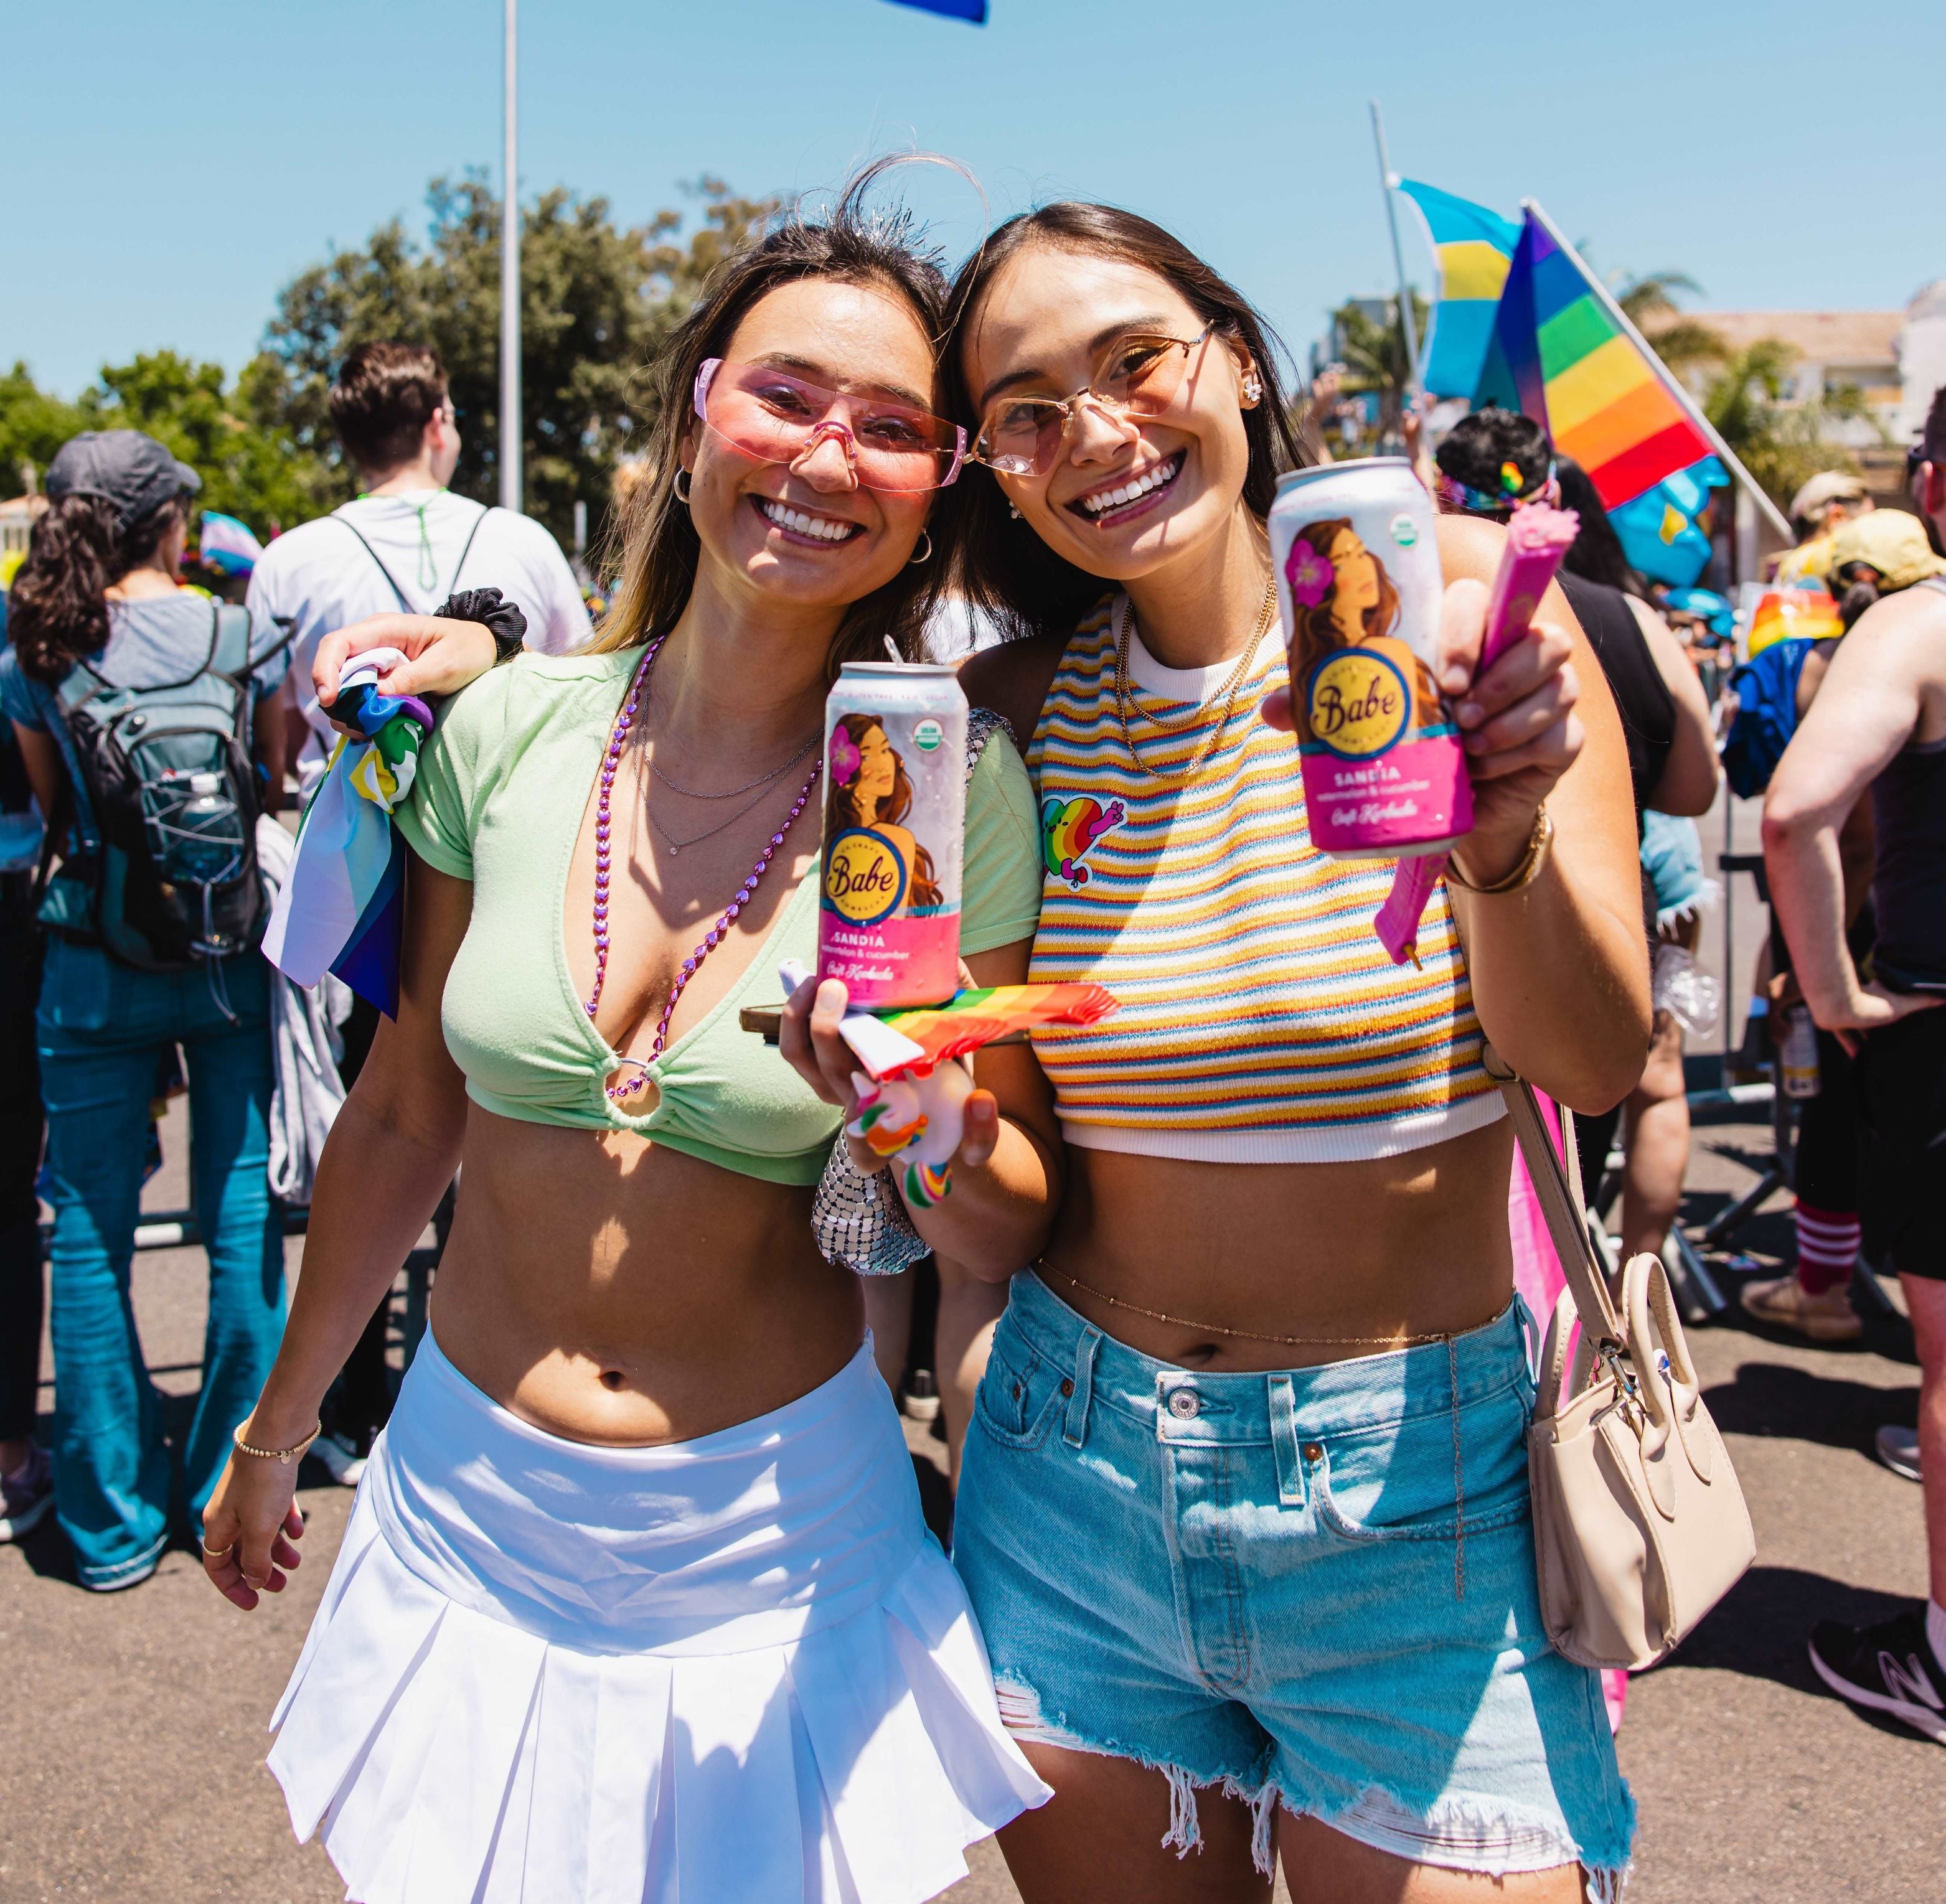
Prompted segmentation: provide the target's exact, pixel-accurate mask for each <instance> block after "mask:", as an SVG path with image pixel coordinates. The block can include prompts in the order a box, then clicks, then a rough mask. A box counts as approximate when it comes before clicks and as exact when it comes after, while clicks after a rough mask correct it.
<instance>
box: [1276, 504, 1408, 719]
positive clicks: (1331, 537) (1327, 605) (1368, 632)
mask: <svg viewBox="0 0 1946 1904" xmlns="http://www.w3.org/2000/svg"><path fill="white" fill-rule="evenodd" d="M1341 535H1348V536H1350V537H1351V539H1352V540H1353V541H1354V542H1356V543H1357V544H1358V546H1359V548H1361V549H1363V550H1364V553H1365V554H1366V556H1367V558H1368V559H1369V560H1370V563H1371V565H1372V566H1373V568H1374V569H1376V570H1377V571H1378V577H1379V599H1378V600H1376V602H1374V603H1373V604H1372V606H1370V608H1368V609H1365V610H1364V612H1363V613H1362V614H1361V617H1360V619H1361V621H1362V622H1363V623H1364V628H1363V630H1362V631H1361V632H1362V636H1363V638H1364V640H1368V641H1369V640H1370V639H1371V638H1372V637H1373V636H1374V635H1380V634H1390V633H1391V632H1392V630H1393V629H1394V628H1396V627H1397V626H1398V619H1399V596H1398V589H1397V588H1395V587H1394V586H1393V585H1392V577H1391V576H1389V575H1388V574H1387V573H1386V572H1385V564H1384V563H1382V562H1381V561H1380V560H1379V558H1378V557H1376V555H1373V554H1372V552H1371V551H1370V549H1367V548H1365V544H1364V538H1363V537H1362V536H1361V535H1359V533H1358V531H1357V530H1356V529H1354V528H1353V527H1352V526H1351V517H1349V516H1327V517H1324V520H1322V521H1320V522H1314V523H1305V526H1303V527H1302V529H1299V531H1298V532H1297V533H1296V535H1294V536H1293V537H1292V538H1291V545H1290V546H1291V551H1292V556H1293V558H1294V557H1296V551H1297V546H1298V545H1299V543H1300V542H1303V543H1307V544H1308V545H1309V546H1310V548H1311V549H1312V550H1313V551H1315V553H1316V554H1317V555H1318V556H1320V557H1324V560H1326V561H1327V563H1328V562H1330V557H1331V551H1332V549H1333V547H1334V546H1335V545H1336V542H1337V541H1338V538H1339V536H1341ZM1286 566H1290V565H1289V563H1287V565H1286ZM1337 598H1338V578H1337V573H1336V568H1335V566H1334V568H1333V573H1332V578H1331V579H1330V581H1329V582H1327V583H1326V584H1325V585H1324V593H1323V594H1321V595H1320V596H1319V597H1318V598H1317V600H1316V601H1314V602H1311V603H1305V602H1300V601H1299V600H1297V599H1296V595H1295V594H1293V597H1292V606H1293V611H1294V612H1295V613H1296V616H1297V639H1296V640H1295V641H1293V643H1291V657H1290V679H1291V685H1292V687H1293V688H1294V689H1295V690H1296V693H1294V694H1293V696H1292V702H1291V705H1292V706H1293V708H1294V709H1295V710H1296V714H1297V719H1298V732H1299V734H1300V735H1302V736H1303V737H1305V739H1308V738H1309V737H1310V733H1311V707H1310V702H1309V699H1308V693H1307V691H1306V690H1305V687H1304V682H1305V677H1306V676H1307V675H1308V674H1309V673H1310V671H1311V668H1312V667H1313V665H1314V664H1315V663H1316V662H1317V661H1318V660H1319V659H1320V658H1321V657H1322V656H1325V655H1327V654H1329V653H1330V652H1331V650H1333V648H1343V647H1348V646H1350V645H1351V644H1350V643H1348V642H1347V641H1346V640H1345V637H1344V636H1343V634H1342V633H1341V632H1340V631H1339V627H1338V618H1337V617H1336V616H1335V615H1333V613H1332V612H1331V609H1332V604H1333V603H1334V602H1335V601H1336V600H1337Z"/></svg>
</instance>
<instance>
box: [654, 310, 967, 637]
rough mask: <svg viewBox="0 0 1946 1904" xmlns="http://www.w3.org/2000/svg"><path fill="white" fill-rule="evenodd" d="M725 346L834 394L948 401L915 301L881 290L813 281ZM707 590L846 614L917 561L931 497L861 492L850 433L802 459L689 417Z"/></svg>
mask: <svg viewBox="0 0 1946 1904" xmlns="http://www.w3.org/2000/svg"><path fill="white" fill-rule="evenodd" d="M723 354H724V356H726V357H727V358H730V359H732V360H734V361H735V362H737V363H739V364H754V365H758V366H768V367H770V368H773V369H777V370H780V371H784V372H789V374H790V375H792V376H793V377H795V378H800V379H802V380H803V381H805V382H808V383H811V384H819V385H821V386H823V387H826V388H827V389H831V390H845V391H860V392H865V393H870V394H872V395H874V396H881V397H889V398H891V399H893V400H895V401H897V402H899V403H905V404H908V405H910V406H912V407H913V408H915V409H923V410H936V409H937V408H938V407H939V403H938V397H937V387H936V386H937V375H936V372H935V368H934V361H933V354H932V349H931V344H929V342H928V340H927V338H926V335H925V331H924V329H922V326H920V324H919V319H918V317H917V315H916V313H915V312H914V311H913V310H912V308H911V307H910V305H908V304H906V303H905V302H904V301H902V300H901V299H900V298H897V297H895V296H894V295H891V294H890V293H889V292H886V291H883V290H880V289H877V288H876V287H875V286H873V285H864V284H848V283H843V282H837V281H836V280H833V279H822V278H807V279H799V280H798V281H797V282H794V283H789V284H785V285H780V286H779V287H778V288H777V289H776V290H774V291H772V292H769V293H768V295H765V296H764V297H763V298H759V299H758V301H757V302H756V303H755V304H753V305H752V306H751V307H750V309H749V311H748V312H747V313H746V314H745V316H744V317H743V321H742V322H740V323H739V324H738V325H737V328H736V329H735V331H734V332H733V333H732V334H731V337H730V338H729V340H728V341H727V344H726V345H725V346H724V352H723ZM682 462H683V467H684V468H685V469H686V470H687V471H689V473H690V490H689V511H690V517H691V519H692V520H693V522H694V523H695V525H696V533H697V540H698V541H699V542H700V543H701V544H702V551H701V561H700V565H699V573H698V577H697V580H698V585H699V586H712V587H719V588H722V589H724V591H727V593H729V594H731V595H733V596H734V595H741V594H746V593H748V592H749V591H755V592H756V593H758V594H762V595H764V596H767V597H772V598H773V599H774V598H776V597H780V596H782V597H788V598H789V600H790V602H791V603H792V606H794V607H797V608H800V609H813V610H820V611H824V612H826V613H836V612H839V611H842V609H845V608H846V607H848V606H850V605H851V603H854V602H857V601H860V600H863V598H864V597H866V596H867V595H869V594H872V593H873V591H875V590H876V589H878V588H882V587H883V586H884V585H885V583H886V582H889V581H890V580H891V579H892V578H893V577H894V576H896V575H897V573H898V572H899V571H900V569H902V568H903V566H905V565H906V564H907V563H908V562H910V560H912V557H913V554H914V551H916V548H918V546H919V535H920V533H921V532H922V530H923V529H925V523H926V518H927V517H928V514H930V513H931V509H932V506H933V502H934V494H935V492H932V491H928V490H920V491H916V492H898V491H890V490H879V489H864V488H861V487H860V485H859V483H858V480H857V474H856V473H855V471H854V469H853V468H852V465H851V459H850V458H849V457H848V455H847V453H846V450H845V443H844V441H843V439H842V437H841V436H840V435H839V434H837V433H836V432H833V433H832V434H826V435H823V436H820V437H816V438H814V440H813V441H812V442H811V444H810V445H809V446H808V448H807V449H805V452H804V453H803V454H802V455H800V456H799V457H798V458H797V460H796V461H795V462H793V463H789V464H783V463H772V462H764V461H759V460H758V459H757V458H755V457H752V456H750V455H746V454H745V453H744V452H742V451H741V450H740V449H737V447H736V446H735V445H734V444H733V443H731V442H729V441H728V440H727V439H726V438H724V437H721V436H719V435H718V434H717V433H716V432H715V430H706V429H704V428H703V427H701V426H700V424H692V426H691V427H690V431H689V433H688V434H687V436H686V437H684V440H683V445H682Z"/></svg>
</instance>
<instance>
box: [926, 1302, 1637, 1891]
mask: <svg viewBox="0 0 1946 1904" xmlns="http://www.w3.org/2000/svg"><path fill="white" fill-rule="evenodd" d="M1533 1409H1534V1380H1533V1377H1532V1375H1531V1372H1530V1369H1529V1366H1528V1360H1527V1340H1526V1330H1525V1311H1524V1310H1523V1309H1521V1307H1520V1306H1519V1304H1518V1298H1516V1300H1515V1302H1514V1303H1512V1304H1509V1306H1508V1307H1507V1308H1506V1310H1504V1311H1503V1312H1502V1313H1501V1314H1500V1316H1499V1317H1498V1318H1497V1319H1496V1320H1495V1321H1493V1322H1490V1323H1489V1324H1487V1325H1486V1326H1485V1327H1484V1328H1478V1329H1475V1330H1473V1331H1472V1332H1469V1333H1468V1334H1466V1335H1461V1336H1458V1337H1456V1338H1453V1340H1452V1341H1447V1342H1437V1343H1432V1344H1422V1345H1419V1346H1417V1347H1412V1348H1407V1349H1403V1350H1397V1351H1395V1352H1393V1353H1388V1354H1384V1355H1376V1356H1361V1357H1360V1358H1358V1359H1356V1360H1353V1361H1348V1362H1333V1363H1330V1364H1327V1366H1324V1367H1321V1368H1315V1369H1293V1370H1291V1371H1290V1372H1280V1373H1274V1374H1268V1375H1265V1374H1253V1375H1231V1374H1220V1375H1212V1374H1204V1373H1199V1372H1196V1371H1194V1370H1191V1369H1180V1368H1177V1367H1175V1366H1172V1365H1171V1364H1169V1363H1168V1362H1157V1361H1156V1360H1154V1359H1152V1358H1151V1357H1150V1356H1144V1355H1138V1353H1136V1352H1135V1350H1132V1349H1131V1348H1129V1347H1126V1346H1125V1345H1124V1344H1122V1343H1120V1342H1118V1341H1116V1340H1115V1339H1114V1338H1113V1337H1112V1336H1108V1335H1103V1334H1102V1332H1101V1331H1100V1330H1099V1329H1098V1328H1095V1326H1094V1325H1092V1323H1089V1322H1087V1321H1086V1320H1085V1319H1083V1317H1082V1316H1079V1315H1077V1314H1076V1313H1075V1311H1074V1310H1072V1309H1070V1307H1068V1306H1067V1304H1066V1303H1064V1302H1063V1301H1061V1299H1060V1298H1059V1297H1058V1296H1056V1295H1055V1294H1054V1293H1053V1291H1052V1290H1051V1289H1049V1287H1048V1286H1047V1285H1046V1283H1045V1282H1042V1280H1041V1279H1040V1278H1039V1276H1036V1275H1035V1274H1034V1273H1033V1272H1032V1271H1025V1272H1023V1273H1021V1274H1020V1275H1018V1276H1015V1279H1014V1282H1013V1289H1012V1298H1011V1300H1010V1301H1009V1304H1008V1307H1007V1312H1006V1313H1005V1316H1002V1318H1001V1320H1000V1322H999V1327H998V1328H997V1329H996V1332H995V1334H994V1338H993V1358H992V1359H991V1361H990V1362H989V1363H988V1364H987V1374H986V1377H985V1379H984V1381H982V1383H981V1387H980V1393H979V1399H978V1404H977V1406H976V1408H975V1421H976V1422H977V1424H978V1425H977V1426H976V1427H974V1428H973V1429H972V1430H971V1432H969V1433H968V1436H967V1438H966V1452H965V1460H964V1465H963V1467H962V1474H961V1480H960V1486H959V1504H958V1507H957V1510H956V1517H955V1531H954V1541H953V1560H954V1563H955V1564H956V1566H958V1567H959V1571H960V1573H961V1575H962V1578H964V1579H965V1582H966V1586H967V1589H968V1593H969V1594H970V1595H971V1598H972V1601H973V1605H974V1609H975V1612H977V1613H978V1615H979V1618H980V1623H981V1627H982V1628H983V1629H984V1631H985V1634H986V1638H987V1649H988V1651H989V1652H990V1655H991V1656H992V1659H993V1671H994V1676H995V1678H996V1681H997V1682H998V1684H999V1690H1000V1700H1001V1710H1002V1713H1003V1714H1005V1716H1006V1717H1007V1718H1008V1720H1009V1724H1010V1725H1011V1726H1012V1727H1013V1729H1014V1730H1015V1733H1016V1735H1017V1736H1020V1737H1021V1738H1022V1739H1024V1740H1026V1741H1029V1742H1033V1741H1039V1742H1044V1743H1046V1744H1050V1745H1066V1746H1070V1747H1073V1748H1077V1749H1080V1750H1082V1751H1093V1752H1103V1753H1107V1754H1113V1755H1114V1756H1117V1757H1125V1758H1132V1759H1135V1760H1138V1761H1140V1762H1141V1763H1142V1764H1144V1765H1149V1766H1153V1767H1156V1768H1157V1769H1158V1770H1161V1771H1163V1772H1164V1773H1166V1774H1167V1775H1168V1777H1169V1785H1170V1788H1171V1793H1172V1801H1173V1802H1172V1807H1171V1820H1170V1828H1169V1834H1168V1835H1167V1836H1166V1838H1164V1840H1163V1842H1164V1844H1170V1845H1172V1846H1173V1847H1175V1849H1177V1850H1178V1851H1179V1852H1184V1853H1186V1852H1187V1851H1188V1850H1190V1849H1191V1847H1194V1846H1195V1845H1196V1844H1197V1843H1199V1841H1200V1840H1199V1836H1198V1833H1197V1822H1196V1799H1195V1793H1196V1789H1197V1788H1198V1787H1200V1786H1209V1785H1222V1786H1223V1787H1224V1788H1225V1789H1226V1790H1227V1791H1229V1792H1231V1794H1234V1795H1237V1796H1238V1797H1240V1798H1244V1799H1246V1801H1249V1802H1250V1803H1251V1804H1253V1806H1254V1807H1256V1819H1257V1830H1256V1844H1255V1849H1256V1856H1257V1861H1258V1863H1259V1866H1260V1867H1261V1868H1262V1869H1264V1870H1265V1871H1266V1872H1268V1869H1269V1868H1270V1858H1271V1838H1272V1819H1273V1818H1274V1810H1275V1807H1277V1805H1278V1804H1282V1805H1283V1807H1284V1808H1285V1809H1287V1810H1290V1811H1291V1812H1293V1813H1299V1814H1302V1815H1309V1816H1314V1817H1316V1818H1317V1819H1320V1820H1321V1821H1323V1822H1324V1823H1326V1824H1327V1825H1331V1826H1333V1827H1334V1828H1336V1829H1337V1830H1338V1831H1342V1832H1345V1833H1346V1834H1348V1835H1349V1836H1351V1837H1352V1838H1356V1839H1358V1840H1360V1841H1362V1842H1364V1843H1365V1844H1370V1845H1372V1846H1373V1847H1376V1848H1377V1849H1379V1850H1382V1851H1385V1852H1388V1853H1392V1854H1393V1855H1395V1856H1400V1857H1403V1858H1406V1859H1410V1860H1411V1861H1413V1862H1416V1863H1420V1864H1429V1865H1443V1866H1447V1867H1450V1868H1453V1869H1461V1870H1470V1871H1480V1872H1490V1873H1493V1874H1495V1875H1500V1874H1503V1873H1506V1872H1522V1871H1538V1870H1547V1869H1552V1868H1555V1867H1557V1866H1558V1865H1564V1864H1568V1863H1572V1862H1575V1861H1577V1859H1578V1860H1579V1861H1580V1862H1581V1863H1582V1865H1583V1866H1584V1867H1585V1868H1586V1871H1587V1873H1588V1878H1589V1895H1590V1896H1592V1897H1595V1898H1597V1899H1605V1898H1609V1897H1613V1896H1618V1895H1619V1893H1620V1880H1621V1875H1622V1874H1623V1872H1624V1871H1625V1870H1626V1866H1627V1864H1628V1861H1629V1844H1630V1841H1631V1840H1632V1836H1633V1833H1634V1822H1635V1816H1634V1813H1635V1808H1634V1804H1633V1801H1632V1799H1631V1798H1630V1797H1629V1791H1628V1788H1627V1786H1626V1785H1625V1784H1624V1783H1623V1779H1622V1776H1621V1773H1620V1770H1618V1768H1617V1765H1616V1763H1615V1751H1614V1742H1613V1740H1612V1739H1611V1735H1610V1733H1609V1730H1608V1718H1607V1716H1606V1713H1605V1709H1604V1707H1603V1705H1602V1689H1601V1683H1600V1680H1599V1677H1598V1675H1597V1674H1595V1673H1593V1672H1592V1671H1589V1670H1588V1669H1587V1668H1585V1667H1582V1666H1577V1665H1574V1663H1573V1662H1571V1661H1569V1660H1568V1659H1564V1658H1563V1657H1562V1656H1561V1655H1560V1654H1559V1653H1558V1652H1555V1650H1554V1649H1553V1648H1552V1646H1550V1645H1549V1643H1548V1639H1547V1635H1546V1630H1545V1628H1543V1625H1542V1623H1541V1615H1540V1602H1539V1597H1538V1594H1537V1589H1536V1586H1535V1578H1534V1532H1533V1525H1532V1522H1531V1517H1530V1515H1529V1511H1528V1505H1527V1445H1526V1444H1527V1423H1528V1421H1529V1418H1531V1415H1532V1413H1533ZM1059 1802H1060V1801H1059V1799H1058V1797H1057V1798H1056V1800H1055V1808H1056V1810H1057V1811H1058V1809H1059Z"/></svg>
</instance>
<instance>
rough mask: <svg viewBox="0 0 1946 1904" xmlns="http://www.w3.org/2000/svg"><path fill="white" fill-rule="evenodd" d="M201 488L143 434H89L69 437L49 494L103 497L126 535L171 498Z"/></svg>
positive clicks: (53, 469) (51, 471)
mask: <svg viewBox="0 0 1946 1904" xmlns="http://www.w3.org/2000/svg"><path fill="white" fill-rule="evenodd" d="M201 488H202V477H199V475H197V474H196V471H194V470H193V469H191V468H190V466H189V465H188V464H187V463H179V462H178V461H176V459H175V458H174V457H173V456H171V455H170V454H169V452H168V451H167V450H166V449H164V448H163V447H162V445H161V444H160V443H158V442H156V440H155V438H154V437H150V436H144V434H143V433H142V432H141V430H83V431H82V433H81V434H80V435H79V436H78V437H70V438H69V439H68V440H67V441H66V443H63V444H62V445H61V446H60V449H58V450H57V452H55V454H54V461H52V462H51V463H50V464H48V495H49V496H50V497H51V498H53V499H54V500H55V501H59V500H60V498H61V497H63V496H100V497H101V498H103V500H104V501H108V502H112V503H113V505H115V526H116V529H118V530H125V529H128V528H129V527H130V526H131V525H133V524H134V523H138V522H140V521H141V520H142V518H143V517H144V516H146V515H147V514H149V513H150V511H151V510H155V509H159V508H161V507H162V505H163V504H164V503H165V502H167V501H168V500H169V498H171V496H175V495H181V493H182V492H183V491H184V490H185V489H189V490H192V491H193V490H196V489H201Z"/></svg>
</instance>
